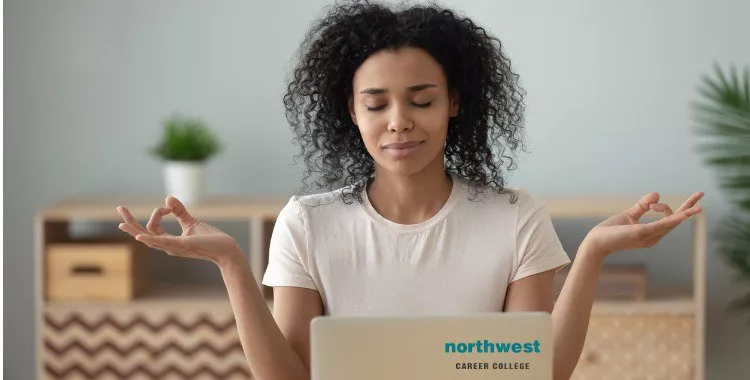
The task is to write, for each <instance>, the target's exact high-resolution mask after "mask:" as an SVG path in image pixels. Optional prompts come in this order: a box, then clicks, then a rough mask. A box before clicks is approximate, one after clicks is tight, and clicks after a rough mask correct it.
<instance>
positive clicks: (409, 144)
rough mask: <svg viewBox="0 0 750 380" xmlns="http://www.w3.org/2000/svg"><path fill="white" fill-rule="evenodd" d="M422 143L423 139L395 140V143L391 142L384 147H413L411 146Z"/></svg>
mask: <svg viewBox="0 0 750 380" xmlns="http://www.w3.org/2000/svg"><path fill="white" fill-rule="evenodd" d="M421 143H422V142H421V141H404V142H395V143H390V144H387V145H384V146H383V148H385V149H406V148H411V147H414V146H417V145H419V144H421Z"/></svg>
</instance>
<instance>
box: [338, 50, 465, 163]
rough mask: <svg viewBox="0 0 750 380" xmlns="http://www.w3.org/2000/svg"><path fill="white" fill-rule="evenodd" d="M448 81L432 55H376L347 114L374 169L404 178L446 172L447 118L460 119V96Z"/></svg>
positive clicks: (357, 79)
mask: <svg viewBox="0 0 750 380" xmlns="http://www.w3.org/2000/svg"><path fill="white" fill-rule="evenodd" d="M446 81H447V80H446V78H445V73H444V72H443V68H442V67H441V66H440V64H439V63H438V62H437V61H436V60H435V59H434V58H432V56H431V55H430V54H429V53H427V52H426V51H425V50H423V49H417V48H411V47H404V48H401V49H399V50H397V51H394V50H382V51H379V52H376V53H375V54H373V55H371V56H370V57H369V58H368V59H367V60H366V61H365V62H363V63H362V65H361V66H360V67H359V68H358V69H357V71H356V72H355V73H354V81H353V84H352V86H353V93H354V96H353V97H352V98H350V99H349V112H350V114H351V117H352V120H353V121H354V123H355V124H356V125H357V126H358V127H359V131H360V133H361V135H362V139H363V140H364V143H365V147H366V148H367V151H368V152H369V153H370V155H371V156H372V157H373V159H374V160H375V166H376V168H377V167H378V166H379V167H381V168H384V169H386V170H388V171H390V172H394V173H398V174H402V175H409V174H414V173H418V172H420V171H422V170H423V169H424V168H426V167H427V166H429V165H431V164H432V165H436V166H437V165H439V166H440V168H441V170H442V168H443V165H444V163H443V160H444V147H445V138H446V133H447V130H448V118H449V117H453V116H456V115H457V114H458V96H457V95H456V93H455V92H451V91H448V88H447V83H446ZM449 93H450V94H452V95H453V96H452V97H449ZM394 143H402V144H401V145H391V144H394ZM376 170H377V169H376Z"/></svg>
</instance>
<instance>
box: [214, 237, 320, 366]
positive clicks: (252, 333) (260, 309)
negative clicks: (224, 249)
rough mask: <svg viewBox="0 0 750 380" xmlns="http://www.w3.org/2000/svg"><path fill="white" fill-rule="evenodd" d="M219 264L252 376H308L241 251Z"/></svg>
mask: <svg viewBox="0 0 750 380" xmlns="http://www.w3.org/2000/svg"><path fill="white" fill-rule="evenodd" d="M218 265H219V269H220V270H221V275H222V277H223V278H224V283H225V284H226V287H227V292H228V294H229V301H230V303H231V305H232V310H233V312H234V316H235V321H236V324H237V330H238V332H239V336H240V343H241V344H242V349H243V351H244V352H245V358H246V359H247V363H248V366H249V367H250V371H251V372H252V373H253V378H256V379H259V380H272V379H284V380H287V379H309V378H310V374H309V371H308V370H307V369H306V368H305V366H304V364H303V362H302V360H301V359H300V357H299V355H297V353H296V352H294V350H292V348H291V346H290V345H289V344H288V343H287V341H286V338H285V337H284V335H283V334H282V333H281V330H280V329H279V327H278V325H276V321H275V320H274V318H273V315H272V314H271V311H270V310H269V309H268V306H267V304H266V301H265V299H264V297H263V295H262V293H261V292H260V289H259V288H258V285H257V283H256V280H255V277H254V276H253V273H252V270H251V269H250V266H249V265H248V262H247V259H246V258H245V256H244V254H242V252H241V251H239V254H236V255H232V256H231V257H230V258H227V259H226V260H225V261H223V262H221V263H219V264H218Z"/></svg>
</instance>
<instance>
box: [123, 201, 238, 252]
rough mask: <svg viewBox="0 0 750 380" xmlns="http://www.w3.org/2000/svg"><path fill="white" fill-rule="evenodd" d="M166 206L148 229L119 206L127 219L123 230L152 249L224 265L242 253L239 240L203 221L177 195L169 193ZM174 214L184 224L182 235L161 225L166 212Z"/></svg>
mask: <svg viewBox="0 0 750 380" xmlns="http://www.w3.org/2000/svg"><path fill="white" fill-rule="evenodd" d="M165 203H166V206H164V207H159V208H156V209H154V212H153V213H152V214H151V219H150V220H149V221H148V224H146V227H145V228H144V227H143V226H141V224H140V223H138V221H137V220H136V219H135V218H134V217H133V215H132V214H131V213H130V211H128V209H127V208H125V207H123V206H118V207H117V212H118V213H120V215H121V216H122V217H123V219H124V220H125V223H120V226H119V227H120V229H121V230H123V231H125V232H127V233H128V234H130V236H133V237H134V238H135V239H136V240H138V241H140V242H142V243H144V244H146V245H147V246H149V247H151V248H155V249H158V250H162V251H164V252H166V253H167V254H170V255H174V256H182V257H191V258H196V259H202V260H208V261H211V262H213V263H215V264H217V265H218V264H220V263H221V262H223V261H224V260H225V259H228V258H231V256H232V255H237V254H242V249H241V248H240V247H239V245H238V244H237V241H236V240H235V239H234V238H232V237H231V236H229V235H227V234H226V233H224V232H222V231H221V230H219V229H218V228H216V227H214V226H212V225H210V224H208V223H204V222H201V221H199V220H197V219H195V218H194V217H193V216H192V215H190V214H189V213H188V212H187V210H186V209H185V206H184V205H183V204H182V202H180V201H179V200H178V199H177V198H175V197H173V196H168V197H167V199H166V202H165ZM169 214H174V216H175V217H176V218H177V220H178V221H179V222H180V226H181V227H182V234H181V235H180V236H175V235H172V234H168V233H166V232H165V231H164V229H163V228H162V227H161V226H160V225H159V223H160V222H161V219H162V218H163V217H164V216H165V215H169Z"/></svg>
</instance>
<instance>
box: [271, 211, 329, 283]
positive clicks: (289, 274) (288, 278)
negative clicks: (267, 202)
mask: <svg viewBox="0 0 750 380" xmlns="http://www.w3.org/2000/svg"><path fill="white" fill-rule="evenodd" d="M307 258H308V256H307V236H306V232H305V221H304V218H303V215H302V210H301V206H300V203H299V201H298V200H297V197H296V196H293V197H292V198H291V199H290V200H289V202H288V203H287V204H286V205H285V206H284V208H282V209H281V212H279V215H278V216H277V218H276V224H275V225H274V227H273V232H272V233H271V242H270V247H269V251H268V266H267V267H266V272H265V274H264V276H263V281H262V282H261V283H262V284H263V285H266V286H296V287H301V288H308V289H313V290H317V288H316V287H315V282H314V281H313V279H312V276H310V272H309V270H308V265H307V263H308V260H307Z"/></svg>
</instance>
